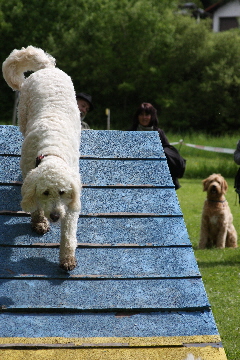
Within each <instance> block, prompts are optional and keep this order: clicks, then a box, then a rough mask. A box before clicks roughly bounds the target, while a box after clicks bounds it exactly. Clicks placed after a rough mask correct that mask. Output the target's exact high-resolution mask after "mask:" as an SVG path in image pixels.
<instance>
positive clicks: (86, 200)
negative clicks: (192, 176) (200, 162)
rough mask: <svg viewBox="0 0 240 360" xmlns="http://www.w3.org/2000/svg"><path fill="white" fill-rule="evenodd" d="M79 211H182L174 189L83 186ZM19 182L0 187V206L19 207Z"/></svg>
mask: <svg viewBox="0 0 240 360" xmlns="http://www.w3.org/2000/svg"><path fill="white" fill-rule="evenodd" d="M81 199H82V208H81V214H83V215H87V214H110V213H118V214H120V213H127V214H130V213H137V214H161V215H182V212H181V209H180V207H179V203H178V200H177V197H176V192H175V190H174V189H159V188H157V189H155V188H131V189H129V188H114V189H112V188H103V189H101V188H83V190H82V195H81ZM20 202H21V188H20V186H11V185H10V186H1V187H0V210H8V211H21V207H20Z"/></svg>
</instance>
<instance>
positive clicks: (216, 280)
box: [169, 136, 240, 360]
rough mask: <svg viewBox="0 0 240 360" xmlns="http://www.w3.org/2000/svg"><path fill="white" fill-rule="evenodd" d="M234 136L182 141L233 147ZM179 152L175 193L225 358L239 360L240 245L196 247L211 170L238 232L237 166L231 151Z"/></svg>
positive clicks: (174, 139) (172, 138)
mask: <svg viewBox="0 0 240 360" xmlns="http://www.w3.org/2000/svg"><path fill="white" fill-rule="evenodd" d="M179 139H180V137H179ZM169 140H170V141H171V142H173V141H177V140H178V138H176V136H174V137H173V136H172V137H169ZM237 140H238V138H237V137H235V138H234V137H231V138H230V137H226V138H225V139H223V138H207V137H206V136H205V137H203V138H202V139H200V138H198V137H195V138H193V139H189V138H188V139H187V140H185V139H184V141H186V143H192V144H198V145H207V146H214V147H215V146H220V147H224V148H235V147H236V143H237ZM177 147H178V146H177ZM181 154H182V155H183V156H184V157H185V158H186V159H187V169H186V173H185V176H184V178H183V179H181V181H180V183H181V185H182V187H181V188H180V189H179V190H177V196H178V199H179V202H180V206H181V209H182V212H183V216H184V220H185V223H186V226H187V229H188V234H189V238H190V240H191V242H192V245H193V249H194V252H195V256H196V260H197V263H198V266H199V268H200V272H201V274H202V277H203V282H204V286H205V288H206V292H207V295H208V298H209V301H210V304H211V307H212V311H213V314H214V318H215V321H216V324H217V327H218V331H219V333H220V336H221V339H222V342H223V346H224V349H225V351H226V354H227V358H228V360H239V359H240V247H239V248H237V249H224V250H220V249H207V250H198V241H199V234H200V223H201V212H202V207H203V202H204V200H205V198H206V193H205V192H203V191H202V180H203V179H204V178H206V177H208V176H209V175H210V174H211V173H213V172H217V173H221V174H222V175H223V176H224V177H225V178H226V180H227V182H228V186H229V188H228V192H227V194H226V197H227V200H228V203H229V206H230V208H231V211H232V213H233V217H234V225H235V227H236V230H237V232H238V234H240V205H239V204H238V198H237V196H236V193H235V190H234V175H235V173H236V171H237V168H238V166H237V165H236V164H234V162H233V156H232V155H231V154H220V153H215V152H209V151H204V150H197V149H193V148H189V147H187V146H185V145H183V146H182V148H181Z"/></svg>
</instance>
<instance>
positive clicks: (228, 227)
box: [199, 174, 237, 249]
mask: <svg viewBox="0 0 240 360" xmlns="http://www.w3.org/2000/svg"><path fill="white" fill-rule="evenodd" d="M227 188H228V184H227V182H226V180H225V179H224V178H223V177H222V176H221V175H220V174H212V175H210V176H209V177H208V178H207V179H205V180H203V191H207V199H206V200H205V202H204V206H203V212H202V223H201V234H200V241H199V248H200V249H205V248H206V247H212V246H216V247H218V248H220V249H222V248H225V246H227V247H234V248H236V247H237V232H236V230H235V227H234V225H233V223H232V222H233V216H232V213H231V211H230V208H229V206H228V202H227V200H226V198H225V196H224V195H225V193H226V191H227Z"/></svg>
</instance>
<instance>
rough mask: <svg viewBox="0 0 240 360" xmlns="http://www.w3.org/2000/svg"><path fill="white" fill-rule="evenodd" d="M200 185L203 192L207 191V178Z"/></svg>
mask: <svg viewBox="0 0 240 360" xmlns="http://www.w3.org/2000/svg"><path fill="white" fill-rule="evenodd" d="M202 184H203V191H207V189H208V178H206V179H204V180H203V181H202Z"/></svg>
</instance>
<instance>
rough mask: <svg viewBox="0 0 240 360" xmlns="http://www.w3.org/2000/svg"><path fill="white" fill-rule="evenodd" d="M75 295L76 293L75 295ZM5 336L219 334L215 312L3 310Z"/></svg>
mask: <svg viewBox="0 0 240 360" xmlns="http://www.w3.org/2000/svg"><path fill="white" fill-rule="evenodd" d="M73 296H74V294H73ZM0 323H1V327H0V336H1V337H6V338H9V337H25V338H38V337H44V338H46V337H64V338H72V337H77V338H79V337H80V338H82V337H84V338H87V337H128V336H130V337H155V336H157V337H159V336H165V337H170V336H179V335H180V334H181V336H193V335H199V334H201V335H218V331H217V328H216V324H215V321H214V318H213V315H212V312H211V311H207V310H203V311H194V312H193V311H176V312H175V311H173V312H172V311H166V312H150V313H149V312H142V313H134V312H131V311H130V312H125V313H124V312H119V313H116V312H105V313H104V312H103V313H102V312H101V313H91V312H85V313H84V312H83V313H82V312H79V313H74V312H72V313H70V312H63V313H61V312H58V313H51V312H48V313H44V312H43V313H36V312H32V313H30V312H29V311H26V312H22V313H16V312H2V313H1V314H0Z"/></svg>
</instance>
